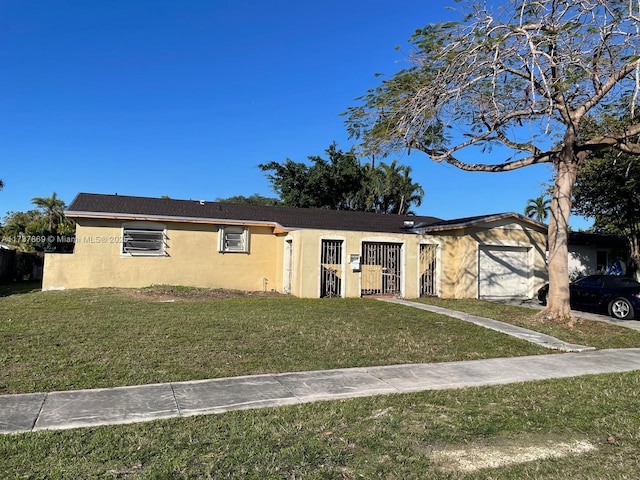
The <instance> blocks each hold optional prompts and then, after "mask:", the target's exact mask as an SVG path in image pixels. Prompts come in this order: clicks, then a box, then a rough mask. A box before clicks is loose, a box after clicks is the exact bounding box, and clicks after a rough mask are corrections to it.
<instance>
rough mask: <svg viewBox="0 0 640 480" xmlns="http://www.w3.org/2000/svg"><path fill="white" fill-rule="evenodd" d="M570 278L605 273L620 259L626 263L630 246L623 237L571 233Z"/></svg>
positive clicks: (569, 246) (569, 243)
mask: <svg viewBox="0 0 640 480" xmlns="http://www.w3.org/2000/svg"><path fill="white" fill-rule="evenodd" d="M568 248H569V278H570V279H571V280H575V279H576V278H578V277H581V276H583V275H590V274H593V273H597V272H600V273H604V272H605V271H606V270H607V268H608V267H610V266H611V265H612V264H613V263H614V262H615V261H616V260H617V259H618V258H619V259H621V260H622V262H623V263H626V260H627V258H628V251H629V246H628V242H627V239H626V238H625V237H623V236H621V235H605V234H599V233H586V232H569V241H568Z"/></svg>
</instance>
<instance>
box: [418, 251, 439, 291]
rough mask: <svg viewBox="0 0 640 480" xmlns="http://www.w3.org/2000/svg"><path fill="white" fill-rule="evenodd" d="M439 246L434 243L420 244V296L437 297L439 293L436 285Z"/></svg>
mask: <svg viewBox="0 0 640 480" xmlns="http://www.w3.org/2000/svg"><path fill="white" fill-rule="evenodd" d="M437 251H438V246H437V245H433V244H424V245H420V296H421V297H435V296H437V295H438V291H437V286H436V271H437V269H436V266H437V263H436V261H437V256H436V254H437Z"/></svg>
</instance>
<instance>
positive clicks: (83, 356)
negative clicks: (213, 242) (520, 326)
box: [0, 289, 640, 394]
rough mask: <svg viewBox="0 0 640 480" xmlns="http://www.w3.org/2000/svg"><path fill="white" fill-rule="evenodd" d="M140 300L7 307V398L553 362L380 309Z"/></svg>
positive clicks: (504, 339)
mask: <svg viewBox="0 0 640 480" xmlns="http://www.w3.org/2000/svg"><path fill="white" fill-rule="evenodd" d="M134 293H135V291H133V292H131V291H121V290H116V289H100V290H74V291H64V292H27V293H23V294H12V295H8V296H4V297H1V298H0V339H1V340H0V341H1V342H2V343H1V345H0V394H7V393H27V392H39V391H51V390H69V389H80V388H95V387H110V386H121V385H135V384H145V383H158V382H170V381H180V380H195V379H202V378H218V377H228V376H236V375H247V374H259V373H277V372H288V371H304V370H320V369H329V368H344V367H360V366H372V365H384V364H401V363H419V362H440V361H454V360H465V359H478V358H489V357H504V356H515V355H530V354H543V353H551V352H550V351H548V350H546V349H543V348H540V347H537V346H534V345H532V344H530V343H528V342H525V341H522V340H518V339H515V338H511V337H508V336H506V335H501V334H499V333H496V332H493V331H491V330H487V329H483V328H481V327H478V326H474V325H471V324H468V323H465V322H461V321H459V320H455V319H451V318H448V317H445V316H441V315H437V314H433V313H429V312H425V311H421V310H419V309H415V308H410V307H403V306H398V305H392V304H388V303H384V302H380V301H377V300H366V299H324V300H319V299H317V300H305V299H297V298H286V297H285V298H255V297H243V298H232V299H207V300H193V299H180V298H178V299H177V300H176V301H174V302H165V301H160V300H162V298H163V297H150V296H146V295H134ZM637 342H638V344H639V345H640V335H639V336H638V337H637Z"/></svg>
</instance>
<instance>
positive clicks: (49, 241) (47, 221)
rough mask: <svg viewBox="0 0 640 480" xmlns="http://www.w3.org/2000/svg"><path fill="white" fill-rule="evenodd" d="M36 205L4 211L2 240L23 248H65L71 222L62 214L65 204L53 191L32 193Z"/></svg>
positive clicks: (71, 230)
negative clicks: (45, 193)
mask: <svg viewBox="0 0 640 480" xmlns="http://www.w3.org/2000/svg"><path fill="white" fill-rule="evenodd" d="M31 203H33V204H34V205H35V206H36V207H38V208H36V209H33V210H28V211H26V212H8V213H7V215H6V216H5V219H4V226H3V231H2V234H3V241H4V242H6V243H9V244H13V245H15V246H16V247H17V248H18V249H20V250H25V251H33V250H38V251H42V250H45V251H69V250H71V249H72V248H73V242H68V241H65V240H68V239H70V238H71V237H72V236H73V235H74V232H75V224H74V223H73V222H72V221H71V220H69V219H67V218H66V217H65V215H64V210H65V208H66V205H65V203H64V201H62V200H61V199H60V198H58V196H57V195H56V193H55V192H54V193H53V194H52V195H51V196H50V197H34V198H33V199H32V200H31Z"/></svg>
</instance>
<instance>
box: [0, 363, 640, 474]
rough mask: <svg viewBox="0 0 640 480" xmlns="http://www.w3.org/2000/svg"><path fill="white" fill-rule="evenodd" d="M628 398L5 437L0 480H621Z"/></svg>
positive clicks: (595, 387)
mask: <svg viewBox="0 0 640 480" xmlns="http://www.w3.org/2000/svg"><path fill="white" fill-rule="evenodd" d="M638 392H640V374H639V373H638V372H634V373H624V374H611V375H598V376H585V377H580V378H575V379H563V380H553V381H541V382H531V383H527V384H526V386H525V385H524V384H514V385H502V386H492V387H482V388H468V389H462V390H452V391H432V392H423V393H415V394H406V395H389V396H378V397H371V398H359V399H352V400H345V401H333V402H318V403H311V404H303V405H295V406H287V407H280V408H270V409H262V410H246V411H236V412H229V413H225V414H222V415H211V416H200V417H189V418H176V419H171V420H163V421H156V422H150V423H142V424H135V425H119V426H110V427H100V428H86V429H77V430H68V431H57V432H37V433H30V434H19V435H6V436H0V477H1V478H3V479H13V478H135V479H138V478H145V479H150V478H156V479H159V478H162V479H164V478H166V479H174V478H184V479H188V478H215V479H218V478H234V479H291V478H295V479H334V478H335V479H356V478H365V479H372V478H383V479H427V480H428V479H460V478H473V479H492V480H495V479H505V480H510V479H514V478H518V479H558V480H566V479H568V478H571V479H573V478H580V479H594V480H595V479H624V478H628V479H632V478H638V474H639V473H640V459H639V458H638V455H637V452H638V449H640V416H639V415H638V411H640V394H639V393H638ZM609 436H614V437H615V443H611V444H609V443H607V438H608V437H609ZM576 441H581V442H588V444H589V445H590V446H591V447H592V450H591V451H589V452H586V453H582V454H574V455H569V456H559V457H557V458H553V457H552V458H547V459H540V460H536V461H532V462H526V463H514V464H508V465H503V466H499V467H495V468H486V469H483V470H479V471H476V472H470V473H464V472H461V471H459V470H458V469H457V467H456V465H455V464H454V463H453V462H452V461H447V460H446V458H445V459H443V458H442V456H441V455H439V452H443V451H451V450H454V449H462V450H465V451H467V452H470V453H473V452H478V451H480V450H482V449H487V450H489V451H491V452H493V453H501V454H502V456H505V455H506V456H507V458H508V459H509V460H511V461H513V460H514V456H513V449H514V448H516V449H517V448H523V447H532V446H537V447H540V446H545V447H547V448H551V449H553V448H554V446H555V447H558V446H559V445H561V444H563V443H569V442H576Z"/></svg>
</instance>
